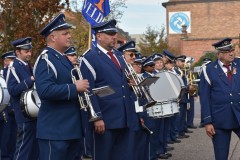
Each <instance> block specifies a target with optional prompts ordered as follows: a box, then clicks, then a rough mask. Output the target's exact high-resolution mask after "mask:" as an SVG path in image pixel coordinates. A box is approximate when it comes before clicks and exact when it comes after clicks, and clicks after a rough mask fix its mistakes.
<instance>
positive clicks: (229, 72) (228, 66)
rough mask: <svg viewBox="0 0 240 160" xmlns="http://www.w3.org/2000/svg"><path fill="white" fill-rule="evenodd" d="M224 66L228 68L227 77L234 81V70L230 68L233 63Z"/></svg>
mask: <svg viewBox="0 0 240 160" xmlns="http://www.w3.org/2000/svg"><path fill="white" fill-rule="evenodd" d="M223 66H224V67H226V68H227V77H228V80H229V82H230V83H232V72H231V70H230V66H231V64H224V65H223Z"/></svg>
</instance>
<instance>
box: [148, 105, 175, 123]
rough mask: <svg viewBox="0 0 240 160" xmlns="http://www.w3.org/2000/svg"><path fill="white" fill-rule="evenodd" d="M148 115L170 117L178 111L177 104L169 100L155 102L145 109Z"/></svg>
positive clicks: (151, 116)
mask: <svg viewBox="0 0 240 160" xmlns="http://www.w3.org/2000/svg"><path fill="white" fill-rule="evenodd" d="M146 111H147V114H148V117H150V118H154V119H155V118H165V117H171V116H173V115H174V114H175V113H179V105H178V103H177V102H176V101H175V102H174V101H171V102H170V101H169V102H164V103H157V104H156V105H154V106H153V107H150V108H147V109H146Z"/></svg>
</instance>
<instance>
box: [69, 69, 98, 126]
mask: <svg viewBox="0 0 240 160" xmlns="http://www.w3.org/2000/svg"><path fill="white" fill-rule="evenodd" d="M74 71H75V72H76V73H77V76H78V78H79V80H83V77H82V73H81V71H80V69H79V67H78V66H77V65H75V66H74V68H73V69H72V70H71V76H72V82H73V83H75V82H76V80H77V78H76V76H75V75H74ZM78 101H79V103H80V109H83V110H85V111H86V110H87V108H89V111H90V119H89V122H93V121H96V120H99V119H101V118H100V117H98V115H97V114H96V112H95V111H94V109H93V106H92V102H91V100H90V96H89V94H88V93H87V92H83V96H80V95H79V94H78ZM84 101H85V102H84Z"/></svg>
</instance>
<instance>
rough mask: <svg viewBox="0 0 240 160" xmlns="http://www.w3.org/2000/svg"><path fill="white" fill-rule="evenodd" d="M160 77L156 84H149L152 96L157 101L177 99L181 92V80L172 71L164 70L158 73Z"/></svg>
mask: <svg viewBox="0 0 240 160" xmlns="http://www.w3.org/2000/svg"><path fill="white" fill-rule="evenodd" d="M156 76H159V77H160V78H159V79H158V80H157V81H156V83H155V84H152V85H151V86H149V92H150V95H151V96H152V98H153V99H154V100H155V101H157V102H165V101H172V100H174V99H177V98H178V96H179V94H180V92H181V80H180V79H179V77H178V76H177V75H175V74H174V73H172V72H168V71H164V72H159V73H158V74H156Z"/></svg>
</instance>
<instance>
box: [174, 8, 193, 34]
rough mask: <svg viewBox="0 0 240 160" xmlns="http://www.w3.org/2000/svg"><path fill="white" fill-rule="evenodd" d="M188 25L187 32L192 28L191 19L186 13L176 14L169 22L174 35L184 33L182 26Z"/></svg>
mask: <svg viewBox="0 0 240 160" xmlns="http://www.w3.org/2000/svg"><path fill="white" fill-rule="evenodd" d="M183 25H186V26H187V30H188V28H189V27H190V18H189V15H187V14H186V13H184V12H177V13H174V14H173V15H172V16H171V17H170V20H169V26H170V29H171V30H172V32H173V33H182V26H183Z"/></svg>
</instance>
